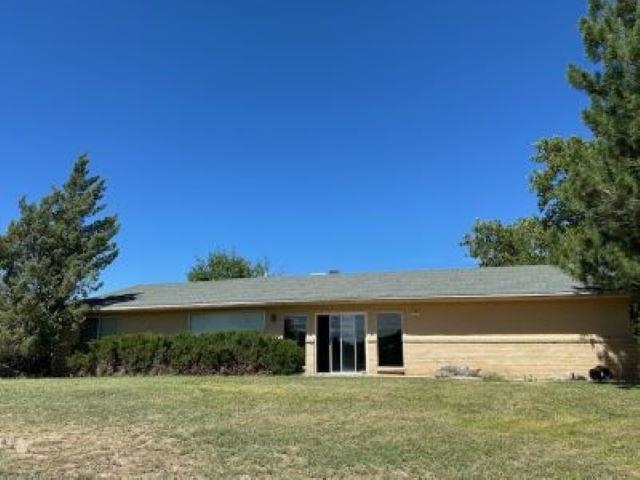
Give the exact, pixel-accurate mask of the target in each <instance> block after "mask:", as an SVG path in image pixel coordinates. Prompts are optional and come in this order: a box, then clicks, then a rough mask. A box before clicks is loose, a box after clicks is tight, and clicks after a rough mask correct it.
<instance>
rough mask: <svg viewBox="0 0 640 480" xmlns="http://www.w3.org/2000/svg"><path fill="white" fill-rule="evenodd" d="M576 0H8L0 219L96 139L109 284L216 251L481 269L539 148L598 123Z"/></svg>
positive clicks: (153, 275) (321, 266)
mask: <svg viewBox="0 0 640 480" xmlns="http://www.w3.org/2000/svg"><path fill="white" fill-rule="evenodd" d="M585 8H586V6H585V1H582V0H563V1H558V0H544V1H542V0H537V1H534V2H525V1H506V0H495V1H489V2H477V1H473V0H467V1H462V0H458V1H450V0H447V1H438V2H437V1H435V0H434V1H424V0H420V1H402V2H395V1H345V0H336V1H326V0H322V1H317V2H307V1H304V2H300V1H298V0H291V1H272V0H269V1H232V2H212V1H201V2H196V1H188V2H180V1H173V2H167V1H157V0H153V1H133V2H132V1H108V2H99V1H95V0H91V1H78V2H70V1H58V2H50V1H43V2H36V1H29V2H24V1H22V0H17V1H14V0H4V1H2V2H0V159H1V161H2V170H1V171H2V175H1V177H0V229H2V230H3V229H4V228H5V226H6V224H7V223H8V221H9V220H10V219H12V218H15V217H16V215H17V207H16V204H17V200H18V197H19V196H20V195H22V194H26V195H27V197H28V198H29V199H31V200H36V199H38V198H39V197H40V196H41V195H43V194H44V193H46V192H47V191H48V189H49V188H50V186H51V185H52V184H59V183H60V182H62V181H63V180H64V179H65V177H66V176H67V174H68V172H69V169H70V167H71V164H72V161H73V159H74V158H75V157H76V156H77V155H78V154H80V153H83V152H86V153H88V154H89V155H90V157H91V160H92V170H93V172H95V173H98V174H100V175H102V176H104V177H105V178H106V179H107V182H108V192H107V198H106V201H107V204H108V211H109V212H115V213H117V214H118V215H119V217H120V221H121V223H122V230H121V232H120V234H119V235H118V239H117V240H118V244H119V246H120V256H119V258H118V259H117V260H116V262H115V263H114V264H113V265H112V266H111V267H110V268H109V269H108V270H107V271H106V272H105V274H104V276H103V278H104V281H105V289H106V290H109V289H114V288H118V287H121V286H124V285H127V284H133V283H143V282H144V283H147V282H164V281H181V280H183V279H184V278H185V273H186V271H187V270H188V268H189V266H190V265H191V264H192V263H193V260H194V258H195V257H196V256H198V255H201V256H202V255H205V254H206V253H207V251H208V250H210V249H211V248H212V247H214V246H222V247H232V246H233V247H235V248H236V250H237V251H238V252H239V253H241V254H243V255H247V256H249V257H252V258H258V257H262V256H267V257H268V258H269V259H270V260H271V263H272V267H273V268H274V270H275V271H276V272H278V273H286V274H296V273H307V272H315V271H324V270H327V269H330V268H338V269H340V270H342V271H363V270H399V269H416V268H434V267H449V266H466V265H472V264H473V261H472V260H471V259H468V258H466V257H465V252H464V250H463V249H462V248H461V247H459V246H458V242H459V240H460V237H461V236H462V235H463V234H464V233H465V232H466V231H467V230H468V229H469V227H470V226H471V224H472V223H473V221H474V219H476V218H491V217H497V218H501V219H504V220H507V221H509V220H512V219H514V218H517V217H519V216H522V215H527V214H531V213H533V212H534V211H535V198H534V197H533V195H532V194H531V193H530V192H529V189H528V176H529V175H530V173H531V171H532V168H533V165H532V164H531V162H530V161H529V158H530V156H531V154H532V152H533V148H532V145H533V143H534V142H535V141H536V140H537V139H539V138H541V137H543V136H548V135H552V134H558V135H569V134H576V133H577V134H585V130H584V127H583V126H582V124H581V122H580V119H579V112H580V110H581V108H583V107H584V105H585V103H586V99H585V98H584V97H583V96H582V95H581V94H579V93H578V92H575V91H573V90H572V89H571V88H570V87H569V85H568V84H567V82H566V80H565V70H566V65H567V64H568V63H569V62H570V61H582V59H583V53H582V46H581V43H580V39H579V36H578V32H577V21H578V18H579V16H580V15H581V14H582V13H583V12H584V10H585Z"/></svg>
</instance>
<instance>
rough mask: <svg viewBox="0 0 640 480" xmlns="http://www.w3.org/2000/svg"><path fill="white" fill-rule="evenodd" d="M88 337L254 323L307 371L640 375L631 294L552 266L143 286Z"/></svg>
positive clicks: (114, 305) (95, 305)
mask: <svg viewBox="0 0 640 480" xmlns="http://www.w3.org/2000/svg"><path fill="white" fill-rule="evenodd" d="M91 304H92V309H91V312H90V314H89V316H88V317H87V321H86V323H85V337H86V338H95V337H100V336H103V335H108V334H113V333H134V332H145V331H152V332H162V333H168V334H172V333H178V332H183V331H190V332H194V333H200V332H211V331H220V330H258V331H263V332H267V333H271V334H273V335H279V336H284V337H286V338H291V339H293V340H295V341H296V342H298V344H299V345H300V346H301V347H302V348H304V350H305V360H306V365H305V371H306V373H307V374H311V375H313V374H345V373H348V374H355V373H362V374H369V375H378V374H398V375H425V376H433V375H435V374H436V371H437V369H438V368H439V367H442V366H445V365H454V366H467V367H469V368H473V369H482V371H483V372H485V373H494V374H498V375H502V376H505V377H508V378H515V379H518V378H520V379H522V378H536V379H545V378H557V377H561V376H565V375H570V374H571V373H574V374H578V375H587V372H588V370H589V369H590V368H593V367H594V366H597V365H603V366H606V367H608V368H610V369H611V370H612V371H613V372H614V374H615V376H616V377H619V378H625V377H630V376H632V375H635V373H636V372H635V371H636V369H637V360H636V357H635V353H636V344H635V340H634V338H633V336H632V333H631V324H630V299H629V297H628V296H625V295H622V294H617V293H604V292H597V291H593V290H590V289H587V288H585V287H584V285H582V284H581V283H580V282H578V281H576V280H574V279H572V278H571V277H569V276H567V275H566V274H564V273H563V272H562V271H560V270H559V269H557V268H555V267H551V266H517V267H494V268H468V269H450V270H431V271H407V272H396V273H363V274H340V273H338V274H326V275H307V276H275V277H268V278H248V279H234V280H224V281H216V282H192V283H172V284H157V285H136V286H133V287H130V288H125V289H123V290H119V291H117V292H114V293H111V294H109V295H105V296H102V297H97V298H94V299H92V301H91Z"/></svg>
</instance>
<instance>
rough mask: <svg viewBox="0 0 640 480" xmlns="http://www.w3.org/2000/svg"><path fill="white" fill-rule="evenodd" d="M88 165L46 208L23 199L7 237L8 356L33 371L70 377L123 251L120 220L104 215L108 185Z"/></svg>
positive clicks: (1, 303) (2, 335) (3, 304)
mask: <svg viewBox="0 0 640 480" xmlns="http://www.w3.org/2000/svg"><path fill="white" fill-rule="evenodd" d="M88 167H89V159H88V158H87V157H86V156H81V157H79V158H78V159H77V160H76V162H75V164H74V166H73V170H72V172H71V175H70V177H69V179H68V180H67V182H66V183H65V184H64V185H63V186H62V187H61V188H53V191H52V192H51V193H50V194H49V195H47V196H45V197H43V198H42V199H41V200H40V202H38V203H29V202H27V201H26V199H24V198H22V199H21V200H20V203H19V207H20V218H19V219H18V220H16V221H13V222H11V223H10V224H9V226H8V228H7V231H6V233H5V234H4V235H3V236H1V237H0V343H2V346H0V354H4V358H5V363H6V362H7V360H6V359H9V360H8V361H9V363H11V364H13V366H14V368H18V369H21V370H24V371H27V372H29V373H37V374H55V375H59V374H62V373H64V370H65V362H66V357H67V355H68V354H69V352H70V350H71V349H72V348H73V346H74V344H75V343H76V341H77V334H78V329H79V326H80V324H81V323H82V320H83V314H84V311H85V306H84V302H83V300H84V299H86V298H87V296H88V295H89V294H90V293H91V292H93V291H94V290H96V289H97V288H99V287H100V282H99V275H100V273H101V271H102V270H103V269H104V268H105V267H106V266H107V265H109V264H110V263H111V262H112V261H113V260H114V259H115V258H116V256H117V254H118V250H117V247H116V244H115V243H114V240H113V238H114V236H115V234H116V233H117V231H118V228H119V226H118V222H117V219H116V217H115V216H104V217H102V218H98V216H99V214H100V213H101V212H102V210H103V209H104V205H103V204H102V199H103V196H104V192H105V181H104V180H103V179H102V178H100V177H99V176H89V169H88Z"/></svg>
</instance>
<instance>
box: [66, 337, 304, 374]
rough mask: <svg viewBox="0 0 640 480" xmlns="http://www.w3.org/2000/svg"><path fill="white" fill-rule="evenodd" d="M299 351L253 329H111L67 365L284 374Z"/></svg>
mask: <svg viewBox="0 0 640 480" xmlns="http://www.w3.org/2000/svg"><path fill="white" fill-rule="evenodd" d="M303 362H304V354H303V352H302V349H301V348H300V347H298V345H296V343H295V342H293V341H291V340H283V339H281V338H276V337H273V336H270V335H266V334H264V333H258V332H216V333H202V334H199V335H194V334H191V333H181V334H179V335H173V336H172V335H158V334H153V333H143V334H134V335H113V336H108V337H104V338H101V339H100V340H94V341H92V342H90V343H89V345H88V347H87V350H86V351H85V352H76V353H75V354H73V355H72V356H71V357H70V358H69V361H68V366H69V368H70V370H71V372H72V373H73V374H76V375H114V374H151V375H157V374H172V373H179V374H191V375H209V374H224V375H243V374H259V373H265V374H274V375H290V374H294V373H298V372H300V371H302V366H303V364H304V363H303Z"/></svg>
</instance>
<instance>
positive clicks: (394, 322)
mask: <svg viewBox="0 0 640 480" xmlns="http://www.w3.org/2000/svg"><path fill="white" fill-rule="evenodd" d="M378 365H380V366H381V367H402V366H403V365H404V363H403V360H402V317H401V316H400V314H399V313H381V314H379V315H378Z"/></svg>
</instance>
